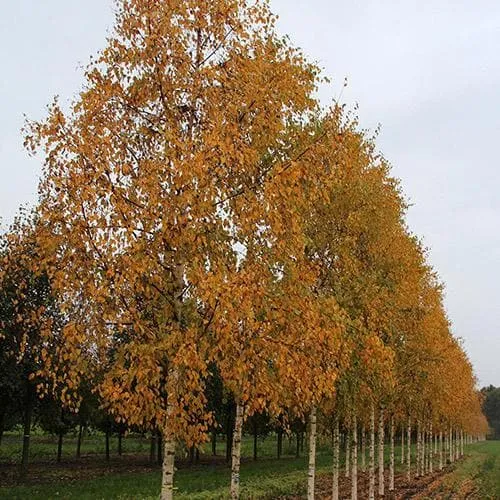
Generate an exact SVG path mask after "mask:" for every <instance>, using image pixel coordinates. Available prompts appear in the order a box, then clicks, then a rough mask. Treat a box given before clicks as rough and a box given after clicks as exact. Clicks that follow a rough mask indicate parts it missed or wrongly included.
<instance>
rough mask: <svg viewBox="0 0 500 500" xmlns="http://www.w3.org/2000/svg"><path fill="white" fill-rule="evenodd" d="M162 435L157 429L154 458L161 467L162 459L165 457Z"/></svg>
mask: <svg viewBox="0 0 500 500" xmlns="http://www.w3.org/2000/svg"><path fill="white" fill-rule="evenodd" d="M163 451H164V450H163V437H162V435H161V432H160V431H158V434H157V435H156V460H157V463H158V465H160V466H161V467H163V461H164V459H165V457H164V452H163Z"/></svg>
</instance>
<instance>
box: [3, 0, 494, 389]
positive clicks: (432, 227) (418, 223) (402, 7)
mask: <svg viewBox="0 0 500 500" xmlns="http://www.w3.org/2000/svg"><path fill="white" fill-rule="evenodd" d="M271 4H272V6H273V9H274V10H275V12H276V13H278V14H279V16H280V22H279V26H280V30H281V31H282V32H283V33H288V34H289V35H290V36H291V38H292V40H293V41H294V43H295V44H296V45H299V46H300V47H302V48H303V49H304V51H305V52H306V53H307V54H308V56H309V57H310V58H312V59H314V60H316V61H317V62H318V63H319V64H320V65H321V66H322V67H324V69H325V72H326V74H327V75H328V76H330V77H332V78H333V84H332V86H330V87H329V88H327V89H324V90H322V98H323V99H324V101H325V102H328V101H330V100H331V99H332V98H339V97H341V99H342V101H344V102H346V103H348V104H351V105H352V104H354V103H358V104H359V115H360V118H361V125H362V126H363V127H364V128H371V129H373V128H375V127H376V126H377V125H378V124H381V126H382V131H381V135H380V137H379V140H378V145H379V148H380V150H381V151H382V152H383V153H384V155H385V156H386V157H387V158H388V159H389V160H390V161H391V163H392V164H393V165H394V174H395V175H396V176H397V177H399V178H400V179H401V181H402V184H403V188H404V191H405V193H406V195H407V197H408V198H409V200H410V202H411V203H412V204H413V206H412V208H411V209H410V212H409V217H408V218H409V223H410V226H411V228H412V229H413V230H414V231H415V232H416V233H417V234H418V235H419V236H421V237H423V239H424V241H425V244H426V246H428V247H429V248H430V259H431V263H432V264H433V265H434V266H435V268H436V269H437V271H438V272H439V274H440V275H441V277H442V279H443V280H444V281H445V282H446V286H447V295H446V306H447V309H448V312H449V316H450V318H451V320H452V321H453V324H454V332H455V334H456V335H458V336H460V337H462V338H463V339H464V341H465V348H466V350H467V352H468V353H469V355H470V358H471V360H472V362H473V363H474V366H475V368H476V372H477V374H478V377H479V379H480V383H481V384H490V383H492V384H495V385H497V386H500V332H499V331H498V325H499V323H500V299H499V291H500V196H499V193H500V162H499V159H498V157H499V153H498V145H499V143H500V2H499V1H498V0H475V1H472V0H448V1H446V0H420V1H416V0H415V1H409V0H400V1H397V0H372V1H370V0H359V1H349V2H345V1H342V2H341V1H338V0H304V1H302V0H300V1H298V0H294V1H290V0H271ZM0 7H1V13H2V14H1V16H0V68H2V69H1V74H0V217H1V218H2V219H3V222H4V227H5V224H6V223H8V222H10V221H11V220H12V217H13V215H14V214H15V212H16V211H17V209H18V206H19V205H20V204H25V203H33V201H34V200H35V199H36V186H37V182H38V175H39V172H40V163H39V160H34V159H30V158H28V157H27V155H26V154H25V152H24V151H23V148H22V140H21V135H20V132H19V130H20V128H21V126H22V124H23V113H25V114H26V115H28V116H29V117H30V118H41V117H42V116H43V115H44V107H45V105H46V104H48V103H49V102H50V100H51V99H52V97H53V96H54V95H55V94H59V95H60V96H61V100H62V101H63V102H64V101H67V100H69V99H71V98H72V97H73V96H74V95H75V93H76V92H77V91H78V89H79V88H80V86H81V83H82V71H81V69H80V68H81V65H82V64H86V63H87V61H88V59H89V56H90V54H92V53H95V52H96V51H97V50H98V49H100V48H102V47H103V46H104V44H105V37H106V33H107V31H108V30H109V28H110V27H111V24H112V19H113V18H112V11H111V0H70V1H68V0H43V1H40V0H16V1H12V0H0ZM344 78H347V79H348V87H347V88H346V89H345V90H343V91H342V83H343V81H344ZM341 92H342V93H341Z"/></svg>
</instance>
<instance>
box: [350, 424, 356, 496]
mask: <svg viewBox="0 0 500 500" xmlns="http://www.w3.org/2000/svg"><path fill="white" fill-rule="evenodd" d="M351 457H352V467H351V500H357V499H358V420H357V418H356V415H354V416H353V418H352V452H351Z"/></svg>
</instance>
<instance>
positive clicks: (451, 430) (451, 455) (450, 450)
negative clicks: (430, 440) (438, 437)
mask: <svg viewBox="0 0 500 500" xmlns="http://www.w3.org/2000/svg"><path fill="white" fill-rule="evenodd" d="M448 446H449V450H448V451H449V455H450V464H452V463H453V462H454V458H455V454H454V453H453V429H452V428H451V427H450V430H449V431H448Z"/></svg>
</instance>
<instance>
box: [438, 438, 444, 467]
mask: <svg viewBox="0 0 500 500" xmlns="http://www.w3.org/2000/svg"><path fill="white" fill-rule="evenodd" d="M443 446H444V443H443V431H441V430H440V431H439V470H443Z"/></svg>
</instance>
